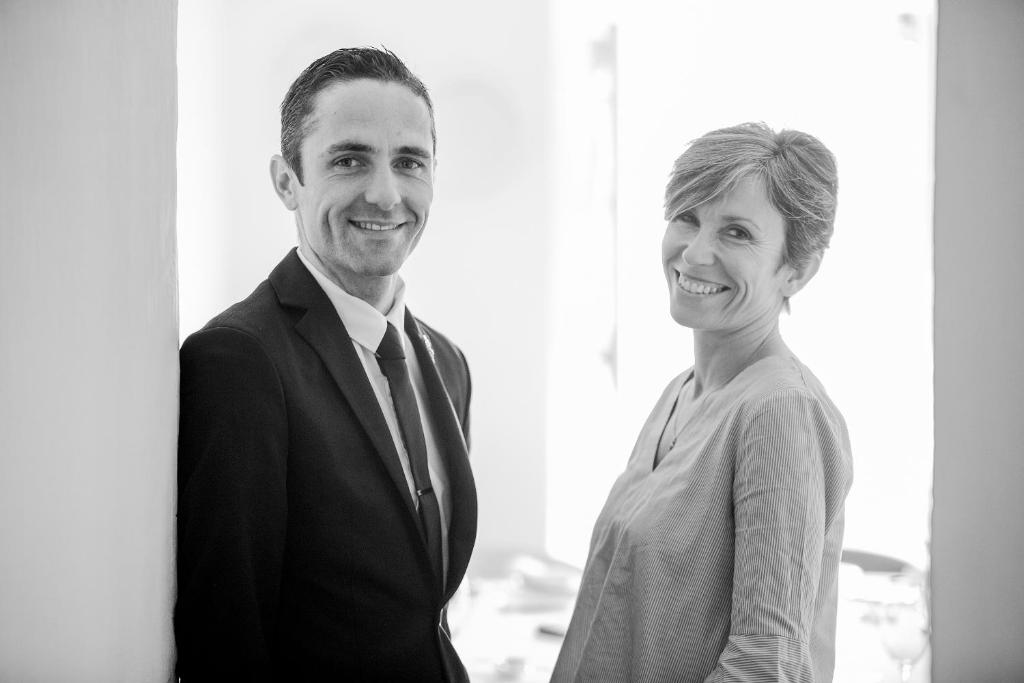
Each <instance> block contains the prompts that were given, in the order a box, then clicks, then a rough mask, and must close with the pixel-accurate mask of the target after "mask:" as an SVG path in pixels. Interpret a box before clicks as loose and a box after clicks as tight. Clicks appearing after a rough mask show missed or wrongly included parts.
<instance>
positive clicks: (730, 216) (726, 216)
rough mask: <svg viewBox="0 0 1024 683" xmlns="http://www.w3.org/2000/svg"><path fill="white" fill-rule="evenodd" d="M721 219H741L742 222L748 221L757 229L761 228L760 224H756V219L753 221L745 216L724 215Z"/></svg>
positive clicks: (727, 220)
mask: <svg viewBox="0 0 1024 683" xmlns="http://www.w3.org/2000/svg"><path fill="white" fill-rule="evenodd" d="M722 220H723V221H725V222H732V221H742V222H744V223H749V224H751V225H753V226H754V227H755V228H757V229H758V230H760V229H761V226H760V225H758V224H757V221H755V220H754V219H752V218H747V217H746V216H733V215H725V216H722Z"/></svg>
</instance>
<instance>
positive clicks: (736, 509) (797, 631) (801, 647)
mask: <svg viewBox="0 0 1024 683" xmlns="http://www.w3.org/2000/svg"><path fill="white" fill-rule="evenodd" d="M837 448H838V444H837V439H836V434H835V432H834V430H833V429H832V428H831V425H830V421H829V420H828V418H827V414H826V412H825V409H824V406H822V405H821V403H820V402H819V401H818V400H817V399H816V398H815V397H814V396H812V395H810V394H808V393H806V392H803V391H800V390H787V391H782V392H777V393H774V394H771V395H769V396H768V397H766V398H765V399H763V400H761V401H760V402H758V404H757V405H756V406H754V409H753V410H752V412H751V413H750V417H749V421H748V423H747V425H746V428H745V430H744V433H743V437H742V439H741V441H740V444H739V449H738V452H737V454H736V461H735V463H736V466H735V472H734V477H733V513H734V520H735V555H734V561H733V588H732V614H731V617H732V618H731V627H730V632H729V638H728V642H727V643H726V646H725V649H724V650H723V652H722V654H721V655H720V657H719V660H718V664H717V666H716V667H715V669H714V670H713V671H712V673H711V674H710V675H709V676H708V677H707V678H706V681H707V682H708V683H711V682H715V683H719V682H726V681H759V682H768V681H779V682H786V683H789V682H800V683H805V682H806V683H809V682H811V681H813V673H812V666H811V655H810V637H811V628H812V625H813V620H814V614H815V604H814V603H815V599H816V596H817V594H818V582H819V578H820V575H821V568H822V554H823V548H824V537H825V529H826V527H827V525H828V524H829V523H830V520H829V519H827V518H828V517H829V516H830V515H831V514H833V512H834V511H831V510H828V509H827V508H828V505H827V500H828V501H829V502H830V501H831V498H832V496H828V495H826V491H825V488H826V482H825V473H824V465H823V462H824V460H825V458H826V457H828V453H829V452H835V450H834V449H837Z"/></svg>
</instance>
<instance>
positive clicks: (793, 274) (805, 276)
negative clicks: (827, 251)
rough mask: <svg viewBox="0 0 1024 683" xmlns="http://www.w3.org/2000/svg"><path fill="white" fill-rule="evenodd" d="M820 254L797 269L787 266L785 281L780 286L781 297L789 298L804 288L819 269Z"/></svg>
mask: <svg viewBox="0 0 1024 683" xmlns="http://www.w3.org/2000/svg"><path fill="white" fill-rule="evenodd" d="M821 257H822V253H821V252H820V251H819V252H818V253H816V254H814V255H813V256H811V257H810V258H809V259H807V263H805V264H804V265H802V266H801V267H799V268H794V267H792V266H787V269H788V271H789V272H788V273H787V274H786V280H785V282H783V284H782V295H783V296H785V297H791V296H793V295H794V294H796V293H797V292H799V291H800V290H801V289H803V288H804V285H806V284H807V283H808V282H810V281H811V278H812V277H814V274H815V273H817V272H818V268H820V267H821Z"/></svg>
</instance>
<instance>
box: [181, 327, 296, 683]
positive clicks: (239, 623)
mask: <svg viewBox="0 0 1024 683" xmlns="http://www.w3.org/2000/svg"><path fill="white" fill-rule="evenodd" d="M287 443H288V440H287V417H286V408H285V399H284V392H283V390H282V387H281V383H280V381H279V379H278V375H277V372H276V370H275V368H274V365H273V363H272V362H271V360H270V358H269V357H268V356H267V354H266V352H265V350H264V349H263V347H262V345H261V344H260V343H259V341H258V340H257V339H256V338H255V337H253V336H252V335H250V334H247V333H245V332H242V331H240V330H237V329H232V328H227V327H215V328H208V329H205V330H202V331H200V332H197V333H196V334H194V335H192V336H191V337H189V338H188V339H187V340H186V342H185V344H184V345H183V346H182V349H181V404H180V417H179V436H178V555H177V563H178V565H177V569H178V601H177V605H176V607H175V622H174V630H175V636H176V639H177V646H178V675H179V676H181V678H182V681H183V683H192V682H193V681H207V680H210V681H213V680H248V681H261V680H269V679H270V677H271V675H272V673H271V672H272V666H271V654H270V649H269V643H270V642H271V639H272V637H273V634H274V630H275V626H276V619H277V611H278V601H279V592H280V583H281V568H282V557H283V554H284V544H285V529H286V522H287V499H286V490H285V487H286V468H287Z"/></svg>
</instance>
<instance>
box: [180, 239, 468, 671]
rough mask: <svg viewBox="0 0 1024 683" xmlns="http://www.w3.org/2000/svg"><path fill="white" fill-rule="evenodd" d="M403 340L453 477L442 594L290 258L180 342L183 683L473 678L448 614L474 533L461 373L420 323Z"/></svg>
mask: <svg viewBox="0 0 1024 683" xmlns="http://www.w3.org/2000/svg"><path fill="white" fill-rule="evenodd" d="M406 329H407V330H408V331H409V332H410V337H411V338H412V339H413V345H414V347H416V352H417V357H418V358H419V362H420V366H421V368H422V370H423V374H424V381H425V383H426V385H427V389H428V392H427V393H428V396H429V402H430V411H431V417H432V419H433V422H434V424H435V425H436V433H437V438H438V441H439V442H440V443H439V446H440V447H441V449H442V451H443V455H444V458H445V464H446V466H447V471H448V476H449V479H450V489H451V501H452V510H451V514H450V532H449V536H448V541H449V553H450V555H449V557H450V561H449V571H448V578H447V581H446V583H445V585H444V586H443V587H442V586H441V585H440V580H439V579H438V578H436V577H435V576H434V575H433V571H432V569H431V564H430V559H429V556H428V553H427V545H426V541H425V540H424V537H423V534H422V532H421V530H420V525H419V524H418V521H417V519H418V518H417V514H416V511H415V508H414V504H413V502H412V500H411V498H410V495H409V490H408V487H407V484H406V480H405V476H404V474H403V473H402V469H401V465H400V463H399V460H398V454H397V452H396V451H395V447H394V443H393V442H392V440H391V435H390V432H389V431H388V427H387V424H386V422H385V420H384V416H383V414H382V413H381V410H380V406H379V404H378V403H377V399H376V397H375V395H374V393H373V389H372V387H371V385H370V382H369V380H368V379H367V377H366V374H365V371H364V370H363V366H362V364H361V362H360V360H359V357H358V355H357V353H356V351H355V349H354V348H353V347H352V343H351V341H350V340H349V336H348V333H347V332H346V331H345V328H344V326H343V324H342V322H341V320H340V318H339V317H338V314H337V312H336V311H335V309H334V306H333V305H332V304H331V302H330V300H329V299H328V298H327V295H326V294H325V293H324V292H323V290H322V289H321V288H320V286H319V285H318V284H317V282H316V280H314V279H313V277H312V276H311V275H310V274H309V271H307V270H306V268H305V267H304V266H303V265H302V263H301V261H299V258H298V256H297V255H296V254H295V251H294V250H293V251H292V252H290V253H289V254H288V256H286V257H285V259H284V260H283V261H281V263H280V264H279V265H278V266H277V267H276V268H275V269H274V271H273V272H272V273H271V274H270V277H269V278H268V279H267V280H266V281H264V282H263V283H261V284H260V285H259V287H257V288H256V290H255V291H254V292H253V293H252V294H251V295H249V297H248V298H247V299H245V300H244V301H242V302H240V303H238V304H236V305H234V306H232V307H231V308H229V309H228V310H227V311H225V312H224V313H222V314H221V315H219V316H217V317H216V318H214V319H213V320H211V321H210V322H209V323H208V324H207V325H206V327H204V328H203V329H202V330H200V331H198V332H196V333H195V334H193V335H191V336H190V337H189V338H188V339H187V340H186V341H185V343H184V344H183V346H182V348H181V416H180V429H179V442H178V602H177V605H176V608H175V623H174V627H175V636H176V638H177V645H178V674H179V676H181V677H182V681H183V683H191V682H192V681H206V680H215V681H231V680H246V681H250V680H251V681H270V680H275V681H305V680H309V681H319V680H332V681H377V680H380V681H392V682H394V681H446V680H447V681H462V680H466V675H465V670H464V669H463V667H462V665H461V663H460V662H459V659H458V656H457V655H456V654H455V651H454V649H453V648H452V647H451V643H450V641H449V638H448V633H447V624H446V622H445V619H444V614H443V610H444V606H445V605H446V604H447V601H448V599H449V598H450V597H451V595H452V593H453V592H454V591H455V589H456V588H457V587H458V585H459V583H460V582H461V581H462V578H463V575H464V574H465V571H466V565H467V563H468V561H469V556H470V552H471V550H472V548H473V543H474V540H475V537H476V522H477V510H476V491H475V487H474V483H473V476H472V474H471V472H470V468H469V460H468V453H467V446H466V444H467V442H468V427H469V397H470V379H469V369H468V367H467V365H466V361H465V359H464V357H463V356H462V353H461V352H460V351H459V350H458V348H456V347H455V346H454V345H453V344H452V343H451V342H449V341H448V340H447V339H445V338H444V337H443V336H441V335H440V334H438V333H437V332H435V331H434V330H432V329H430V328H429V327H427V326H426V325H424V324H422V323H420V322H419V321H417V320H415V319H414V318H413V317H412V314H407V320H406Z"/></svg>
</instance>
